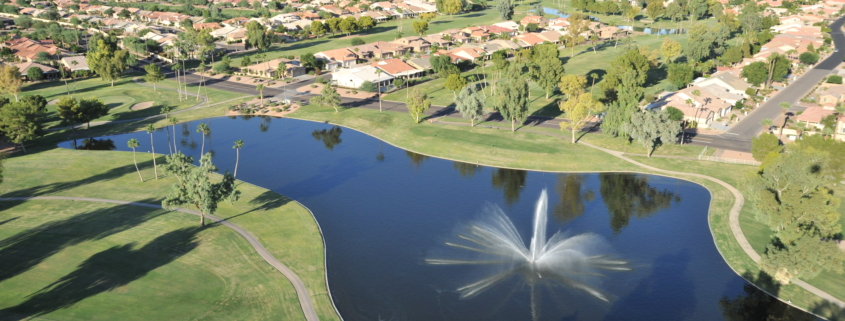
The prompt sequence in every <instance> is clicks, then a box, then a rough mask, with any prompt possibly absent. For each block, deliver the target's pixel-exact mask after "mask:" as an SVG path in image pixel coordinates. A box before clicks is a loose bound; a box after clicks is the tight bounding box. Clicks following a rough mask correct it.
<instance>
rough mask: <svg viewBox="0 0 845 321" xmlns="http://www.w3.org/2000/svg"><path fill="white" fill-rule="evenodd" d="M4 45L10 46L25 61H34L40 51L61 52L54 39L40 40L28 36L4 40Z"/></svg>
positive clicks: (51, 53)
mask: <svg viewBox="0 0 845 321" xmlns="http://www.w3.org/2000/svg"><path fill="white" fill-rule="evenodd" d="M3 47H8V48H9V49H10V50H12V53H14V55H15V56H17V57H18V58H19V59H21V60H23V61H33V60H34V59H35V57H36V56H37V55H38V53H39V52H46V53H47V54H49V55H51V56H52V55H55V54H56V53H58V52H59V47H56V45H54V44H53V43H52V40H50V41H46V40H45V41H38V40H32V39H29V38H27V37H19V38H13V39H10V40H7V41H4V42H3Z"/></svg>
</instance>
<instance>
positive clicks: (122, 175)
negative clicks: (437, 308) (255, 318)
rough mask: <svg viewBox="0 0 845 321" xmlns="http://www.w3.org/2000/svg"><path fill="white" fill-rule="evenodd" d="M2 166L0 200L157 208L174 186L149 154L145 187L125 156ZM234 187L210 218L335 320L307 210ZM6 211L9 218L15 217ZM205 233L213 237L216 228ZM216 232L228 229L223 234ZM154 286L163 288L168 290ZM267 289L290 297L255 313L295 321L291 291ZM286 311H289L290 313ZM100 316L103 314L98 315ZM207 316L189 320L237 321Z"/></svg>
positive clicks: (21, 160)
mask: <svg viewBox="0 0 845 321" xmlns="http://www.w3.org/2000/svg"><path fill="white" fill-rule="evenodd" d="M104 127H105V126H104ZM92 129H93V128H92ZM144 156H146V157H144ZM163 161H164V157H162V156H160V157H159V158H158V162H159V163H162V162H163ZM4 166H6V169H7V171H6V181H5V184H2V185H0V194H2V195H3V197H11V196H41V195H57V196H75V197H93V198H106V199H117V200H126V201H144V202H148V203H158V202H160V200H161V199H162V198H163V197H164V196H165V195H166V194H167V193H168V192H169V190H170V186H171V185H172V184H173V183H174V181H173V179H172V178H168V177H166V176H165V175H163V174H162V171H159V176H160V177H161V179H159V180H154V179H153V168H152V160H151V159H150V157H149V154H141V157H139V166H141V172H142V174H143V176H144V177H145V179H147V180H148V181H146V182H144V183H141V182H139V180H138V176H137V173H135V168H134V165H133V163H132V154H131V153H128V152H102V151H73V150H65V149H51V150H46V151H42V152H40V153H33V154H29V155H22V154H16V155H15V157H11V158H9V159H8V160H6V161H5V162H4ZM239 189H240V190H241V192H242V196H241V200H240V201H238V202H235V203H234V204H228V203H225V202H224V203H222V204H220V208H219V209H218V211H217V213H216V215H217V216H219V217H221V218H229V219H230V221H231V222H233V223H235V224H238V225H240V226H241V227H243V228H244V229H246V230H247V231H249V232H250V233H251V234H253V235H254V236H256V237H257V238H258V239H259V240H260V242H261V243H262V244H263V245H264V246H265V247H266V248H267V249H268V250H269V251H270V252H271V253H272V254H273V255H274V256H275V257H276V258H277V259H279V261H281V262H282V263H284V264H286V265H287V266H288V267H290V268H291V269H292V270H293V271H294V272H296V273H297V275H299V277H300V278H301V279H302V280H303V281H304V282H305V284H306V286H307V287H308V289H309V294H311V295H312V296H314V297H315V298H316V299H315V302H316V306H315V308H316V309H317V312H318V314H319V316H320V318H321V320H322V319H326V320H336V319H338V317H337V315H336V314H335V312H334V308H333V307H332V305H331V304H330V301H329V298H328V294H327V293H328V292H327V288H326V284H325V279H324V274H323V273H324V271H325V266H324V264H323V263H324V258H323V257H324V255H323V243H322V240H321V236H320V233H319V229H318V227H317V224H316V222H315V220H314V218H313V216H312V215H311V214H310V212H308V210H307V209H305V208H304V207H302V206H301V205H299V204H298V203H296V202H291V201H290V200H289V199H287V198H285V197H283V196H281V195H278V194H276V193H273V192H271V191H268V190H266V189H262V188H259V187H256V186H253V185H249V184H240V185H239ZM12 206H14V204H12ZM6 212H9V213H14V212H15V211H6ZM168 215H170V216H186V217H187V219H188V221H189V223H188V226H195V225H198V224H199V222H197V221H198V220H197V219H196V218H195V217H194V216H190V215H187V214H182V213H172V214H168ZM0 221H2V219H0ZM14 222H17V221H14ZM11 224H13V223H8V224H5V225H0V228H5V226H6V225H11ZM212 226H214V225H212ZM209 230H212V231H214V230H218V228H211V229H209ZM219 230H221V231H228V230H227V229H219ZM203 233H204V232H203ZM235 239H237V241H238V242H240V243H239V244H240V245H239V246H245V247H246V248H245V250H244V253H246V254H242V255H240V256H253V257H255V258H258V256H256V255H255V254H256V253H255V251H254V250H253V249H251V247H249V245H248V244H247V243H246V242H245V241H244V240H243V239H242V238H240V237H239V236H237V237H235ZM225 259H226V256H215V257H212V258H209V259H208V260H207V264H209V265H215V264H217V263H218V262H217V261H218V260H219V261H223V260H225ZM257 260H258V261H257V263H254V264H252V265H253V266H254V268H256V269H259V270H261V271H265V272H266V273H268V274H270V275H271V276H274V277H282V278H283V276H282V275H281V274H280V273H278V272H277V271H275V270H273V269H272V267H270V266H269V265H268V264H266V263H265V262H263V260H261V259H260V258H258V259H257ZM265 272H262V273H265ZM180 273H191V270H189V269H186V270H183V271H181V272H180ZM252 274H254V273H253V272H249V273H247V274H246V275H247V276H245V277H255V276H251V275H252ZM208 282H212V281H208ZM232 282H235V281H232ZM284 282H287V281H284ZM156 286H163V287H166V286H167V285H166V284H163V285H156ZM271 290H272V291H274V292H276V293H277V294H276V295H280V296H284V297H285V298H293V299H291V300H286V301H285V302H280V303H278V304H275V306H278V307H279V308H278V309H275V310H276V311H272V310H273V309H270V310H268V311H263V312H261V313H263V314H261V315H268V317H267V318H272V319H277V320H278V319H290V318H291V317H292V316H293V315H296V317H293V318H295V319H298V318H301V309H300V307H299V304H298V301H297V300H296V295H295V292H294V291H293V288H292V287H288V288H284V289H283V288H277V289H268V291H271ZM229 295H230V293H228V294H224V296H226V297H228V296H229ZM190 299H197V298H190ZM268 299H269V298H268ZM221 300H223V299H221ZM233 300H234V299H233ZM224 301H225V300H224ZM257 301H258V302H263V301H265V299H263V298H262V299H259V300H257ZM206 303H208V302H206ZM236 303H237V302H234V303H232V304H236ZM261 304H263V303H261ZM161 305H165V304H161ZM177 306H178V305H177ZM206 306H207V305H206ZM225 306H227V305H223V307H225ZM269 306H272V305H269ZM286 311H295V314H294V312H286ZM100 312H101V313H104V314H105V312H104V311H100ZM207 313H208V315H203V316H195V317H192V318H200V317H203V318H206V317H208V318H217V317H216V316H217V315H219V318H222V319H227V318H228V319H231V318H237V319H241V318H243V317H241V316H233V315H229V314H227V312H225V311H223V312H221V311H219V310H212V311H208V312H207ZM256 313H258V312H256ZM274 313H275V314H274ZM247 318H249V317H247Z"/></svg>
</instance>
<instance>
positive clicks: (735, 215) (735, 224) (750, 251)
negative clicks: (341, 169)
mask: <svg viewBox="0 0 845 321" xmlns="http://www.w3.org/2000/svg"><path fill="white" fill-rule="evenodd" d="M435 123H444V124H448V125H461V126H469V124H464V123H453V122H443V121H435ZM490 127H493V128H497V129H506V130H510V128H504V127H498V126H490ZM520 130H522V131H527V132H531V133H534V134H541V135H547V136H554V137H560V138H567V139H568V138H569V137H565V136H562V135H555V134H551V133H546V132H541V131H534V130H530V129H520ZM578 143H579V144H583V145H584V146H588V147H591V148H594V149H597V150H600V151H603V152H605V153H608V154H610V155H613V156H616V157H617V158H619V159H622V160H624V161H626V162H628V163H631V164H633V165H636V166H639V167H642V168H645V169H648V170H650V171H654V172H658V173H663V174H667V175H671V176H675V177H677V176H691V177H697V178H702V179H706V180H709V181H711V182H714V183H716V184H719V185H720V186H722V187H724V188H725V189H727V190H728V191H730V192H731V194H733V196H734V199H735V201H734V204H733V206H732V207H731V210H730V212H729V213H728V223H729V225H730V228H731V233H732V234H733V236H734V238H735V239H736V241H737V243H739V246H740V247H741V248H742V250H743V251H744V252H745V254H746V255H748V257H750V258H751V260H753V261H754V263H759V262H760V259H761V257H760V254H759V253H757V251H754V248H753V247H751V244H750V243H748V239H746V238H745V234H743V233H742V227H741V226H740V224H739V214H740V212H741V211H742V206H743V204H745V197H744V196H742V193H740V192H739V190H737V189H736V188H735V187H733V186H732V185H731V184H728V183H726V182H724V181H722V180H720V179H718V178H714V177H710V176H707V175H703V174H697V173H687V172H676V171H670V170H665V169H660V168H657V167H653V166H649V165H646V164H643V163H640V162H638V161H635V160H633V159H630V158H628V157H625V153H624V152H620V151H615V150H610V149H607V148H603V147H599V146H596V145H593V144H590V143H586V142H583V141H578ZM629 155H630V154H629ZM669 158H674V157H669ZM678 158H680V157H678ZM714 242H715V240H714ZM726 262H727V261H726ZM728 266H730V264H728ZM731 269H733V267H731ZM791 281H792V283H794V284H795V285H797V286H800V287H801V288H803V289H805V290H807V291H808V292H810V293H812V294H815V295H817V296H819V297H821V298H823V299H825V300H827V301H830V302H831V303H833V304H835V305H837V306H839V307H841V308H843V309H845V301H843V300H840V299H839V298H836V297H834V296H833V295H830V294H829V293H827V292H825V291H823V290H821V289H819V288H817V287H815V286H812V285H810V284H808V283H807V282H804V281H802V280H799V279H797V278H796V279H792V280H791ZM760 290H762V291H764V292H765V290H763V289H760ZM774 297H777V296H774ZM787 303H789V304H790V305H792V304H791V302H787ZM793 306H794V305H793ZM796 308H799V309H802V310H804V309H803V308H800V307H797V306H796ZM805 311H806V310H805ZM807 312H810V311H807ZM810 313H812V312H810Z"/></svg>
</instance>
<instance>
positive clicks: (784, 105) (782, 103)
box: [778, 101, 792, 136]
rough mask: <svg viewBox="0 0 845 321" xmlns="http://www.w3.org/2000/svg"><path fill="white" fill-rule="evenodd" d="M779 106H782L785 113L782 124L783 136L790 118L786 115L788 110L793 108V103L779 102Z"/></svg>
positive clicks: (781, 110)
mask: <svg viewBox="0 0 845 321" xmlns="http://www.w3.org/2000/svg"><path fill="white" fill-rule="evenodd" d="M778 106H780V112H781V114H782V115H783V125H781V126H780V136H783V128H784V127H786V121H787V120H788V118H787V117H786V112H787V111H788V110H789V108H792V104H790V103H788V102H785V101H784V102H781V103H780V104H778Z"/></svg>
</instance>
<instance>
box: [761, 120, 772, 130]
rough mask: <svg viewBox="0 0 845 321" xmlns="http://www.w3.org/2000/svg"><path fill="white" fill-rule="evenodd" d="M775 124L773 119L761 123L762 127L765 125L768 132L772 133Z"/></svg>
mask: <svg viewBox="0 0 845 321" xmlns="http://www.w3.org/2000/svg"><path fill="white" fill-rule="evenodd" d="M774 124H775V123H774V122H773V121H772V119H771V118H763V120H761V121H760V125H763V126H764V127H766V132H769V131H771V130H772V126H773V125H774Z"/></svg>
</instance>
